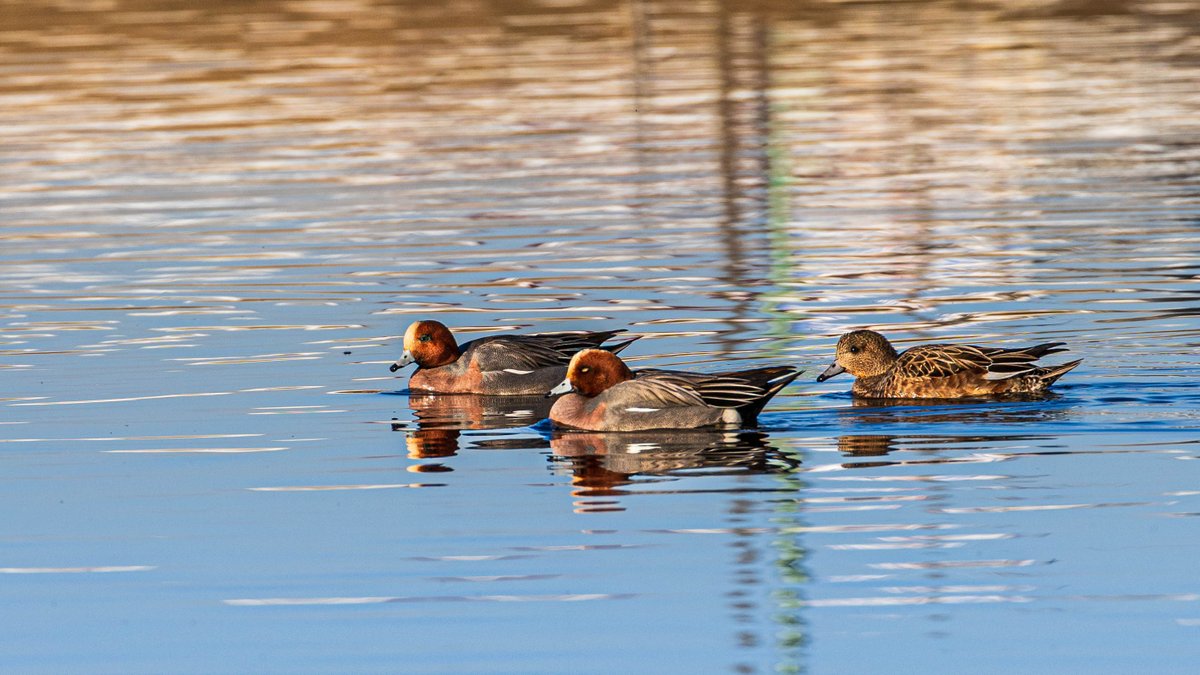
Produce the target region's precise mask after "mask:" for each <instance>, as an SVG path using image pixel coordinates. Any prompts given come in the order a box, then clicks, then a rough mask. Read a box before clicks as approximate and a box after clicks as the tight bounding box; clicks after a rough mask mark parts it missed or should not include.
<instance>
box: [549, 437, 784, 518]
mask: <svg viewBox="0 0 1200 675" xmlns="http://www.w3.org/2000/svg"><path fill="white" fill-rule="evenodd" d="M550 450H551V452H552V453H553V457H552V459H554V460H556V462H558V463H559V466H560V467H561V468H562V469H565V470H567V471H569V472H570V474H571V483H572V484H573V485H574V486H576V488H577V489H576V490H575V491H574V494H575V496H577V497H613V496H620V495H628V494H635V492H631V491H628V490H621V489H618V488H621V487H622V486H627V485H631V484H633V483H635V479H636V477H638V476H693V475H700V474H703V475H740V474H744V473H745V474H769V473H780V472H788V471H792V470H795V468H796V467H798V466H799V465H800V461H799V460H797V459H795V458H793V457H790V456H788V455H787V454H785V453H783V452H781V451H780V450H779V449H778V448H776V447H774V446H773V445H771V444H770V443H769V441H768V436H767V434H764V433H760V432H755V431H708V430H696V429H689V430H681V431H649V432H641V433H636V434H633V433H591V432H586V433H585V432H577V431H555V432H554V435H553V436H552V437H551V439H550ZM637 482H645V481H644V480H643V481H637ZM663 489H666V488H661V487H658V488H653V491H655V492H657V491H661V490H663ZM680 489H691V488H680ZM697 489H703V488H702V487H698V488H697ZM641 492H642V491H640V490H639V491H637V492H636V493H641ZM610 503H615V502H605V504H610ZM580 510H582V511H586V510H588V509H587V508H581V509H580Z"/></svg>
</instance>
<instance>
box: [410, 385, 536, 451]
mask: <svg viewBox="0 0 1200 675" xmlns="http://www.w3.org/2000/svg"><path fill="white" fill-rule="evenodd" d="M553 403H554V401H553V400H552V399H547V398H545V397H543V396H480V395H478V394H437V395H434V394H412V395H410V396H409V397H408V406H409V408H411V409H412V411H413V417H414V418H415V421H414V422H411V423H400V422H397V423H394V424H392V430H393V431H404V432H405V443H406V445H407V447H408V456H409V458H410V459H429V458H434V457H453V456H454V455H455V454H457V453H458V450H459V447H460V437H461V435H462V432H463V431H464V430H468V429H515V428H520V427H526V426H529V425H530V424H535V423H537V421H538V420H541V419H544V418H545V417H546V416H547V415H549V414H550V406H551V405H552V404H553ZM520 443H521V446H522V447H526V446H528V447H536V446H539V445H542V443H540V442H538V440H537V439H520Z"/></svg>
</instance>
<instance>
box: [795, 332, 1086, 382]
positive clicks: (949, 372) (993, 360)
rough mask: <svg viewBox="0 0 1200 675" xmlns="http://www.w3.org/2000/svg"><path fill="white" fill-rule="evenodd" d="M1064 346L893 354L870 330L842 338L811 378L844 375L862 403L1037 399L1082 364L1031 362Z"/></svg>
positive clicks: (935, 348)
mask: <svg viewBox="0 0 1200 675" xmlns="http://www.w3.org/2000/svg"><path fill="white" fill-rule="evenodd" d="M1065 344H1066V343H1065V342H1047V343H1044V344H1040V345H1035V346H1033V347H1022V348H1018V349H1005V348H1001V347H976V346H974V345H959V344H932V345H920V346H917V347H912V348H911V349H908V350H907V351H904V352H902V353H899V354H897V353H896V349H895V348H894V347H892V345H891V343H890V342H888V341H887V338H885V337H884V336H882V335H880V334H879V333H876V332H875V331H871V330H856V331H853V332H850V333H846V334H845V335H843V336H842V337H841V339H839V340H838V343H837V355H836V357H835V359H834V362H833V364H832V365H830V366H829V367H828V368H826V369H825V372H823V373H821V374H820V375H819V376H818V377H817V381H818V382H824V381H825V380H828V379H829V378H831V377H834V376H835V375H839V374H841V373H850V374H851V375H854V376H855V377H856V378H857V379H855V380H854V386H853V387H852V388H851V392H852V393H853V394H854V395H855V396H858V397H862V398H941V399H950V398H967V397H976V396H995V395H1000V394H1037V393H1041V392H1044V391H1046V390H1047V389H1048V388H1049V387H1050V385H1052V384H1054V382H1055V380H1057V379H1058V378H1060V377H1062V376H1063V375H1065V374H1067V373H1068V372H1069V371H1070V370H1071V369H1072V368H1074V367H1075V366H1078V365H1079V364H1080V363H1082V362H1083V359H1078V360H1076V361H1070V362H1068V363H1063V364H1061V365H1057V366H1048V367H1042V366H1039V365H1038V364H1037V363H1036V361H1037V360H1038V359H1040V358H1042V357H1043V356H1046V355H1048V354H1057V353H1059V352H1064V351H1067V349H1066V347H1064V346H1063V345H1065Z"/></svg>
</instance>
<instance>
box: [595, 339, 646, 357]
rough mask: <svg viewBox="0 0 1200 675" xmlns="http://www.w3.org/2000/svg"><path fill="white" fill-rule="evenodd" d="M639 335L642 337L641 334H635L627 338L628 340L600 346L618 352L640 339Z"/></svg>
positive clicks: (614, 352)
mask: <svg viewBox="0 0 1200 675" xmlns="http://www.w3.org/2000/svg"><path fill="white" fill-rule="evenodd" d="M641 337H642V336H641V335H636V336H634V337H631V338H629V339H628V340H626V341H624V342H618V343H616V344H611V345H602V346H601V347H600V348H601V349H605V350H608V351H610V352H612V353H613V354H620V353H621V350H623V349H625V348H626V347H628V346H629V345H631V344H633V343H634V342H637V341H638V340H639V339H641Z"/></svg>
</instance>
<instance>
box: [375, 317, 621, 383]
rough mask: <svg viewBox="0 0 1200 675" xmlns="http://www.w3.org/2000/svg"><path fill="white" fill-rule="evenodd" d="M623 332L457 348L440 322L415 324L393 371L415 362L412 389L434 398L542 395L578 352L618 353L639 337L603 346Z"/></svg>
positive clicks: (481, 341)
mask: <svg viewBox="0 0 1200 675" xmlns="http://www.w3.org/2000/svg"><path fill="white" fill-rule="evenodd" d="M623 332H625V329H623V328H622V329H617V330H605V331H595V332H567V333H540V334H529V335H491V336H487V337H481V338H478V339H475V340H471V341H470V342H464V343H463V344H461V345H460V344H458V342H457V341H456V340H455V339H454V334H453V333H451V332H450V329H449V328H447V327H446V326H445V324H443V323H441V322H439V321H432V320H422V321H414V322H413V323H412V325H410V326H409V327H408V330H406V331H405V332H404V353H403V354H402V355H401V356H400V358H399V360H397V361H396V362H395V363H393V364H392V366H391V371H392V372H393V373H394V372H396V371H397V370H400V369H401V368H403V367H405V366H407V365H409V364H412V363H415V364H417V370H416V371H415V372H414V373H413V374H412V377H410V378H409V380H408V388H409V389H410V390H412V391H421V392H430V393H438V394H490V395H497V396H529V395H537V396H541V395H543V394H545V393H546V390H547V389H548V388H550V387H552V386H554V384H555V383H556V382H558V381H560V380H562V378H563V377H564V376H565V375H566V372H567V364H569V363H570V361H571V357H572V356H574V355H575V353H576V352H578V351H580V350H582V349H590V348H600V349H601V350H602V351H603V350H610V351H611V352H612V353H617V352H620V351H621V350H622V349H625V348H626V347H628V346H629V345H630V344H632V343H633V342H634V341H635V340H637V339H638V338H637V337H633V338H630V339H628V340H625V341H624V342H620V343H617V344H612V345H608V346H603V343H604V342H606V341H608V340H609V339H611V338H612V337H613V336H615V335H618V334H620V333H623Z"/></svg>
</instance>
